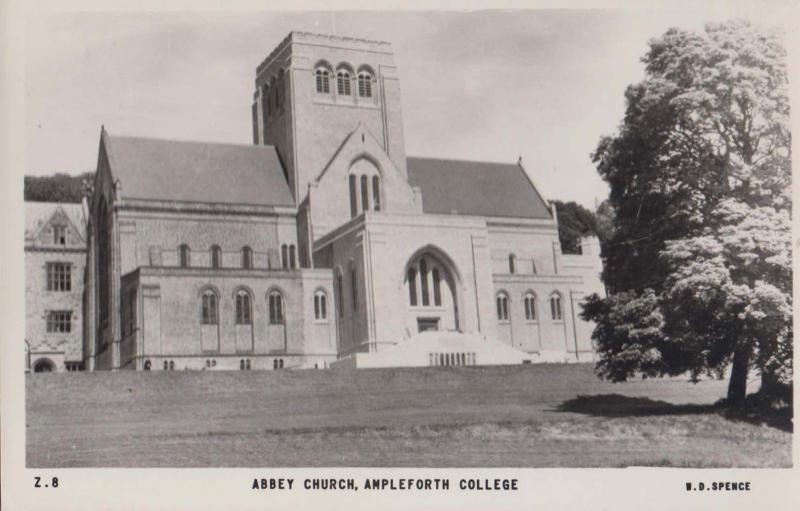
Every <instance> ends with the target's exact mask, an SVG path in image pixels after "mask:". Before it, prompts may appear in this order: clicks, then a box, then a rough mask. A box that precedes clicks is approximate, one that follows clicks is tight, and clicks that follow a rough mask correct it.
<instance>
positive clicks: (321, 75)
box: [314, 67, 374, 98]
mask: <svg viewBox="0 0 800 511" xmlns="http://www.w3.org/2000/svg"><path fill="white" fill-rule="evenodd" d="M331 76H333V73H332V72H331V70H330V69H329V68H326V67H317V69H316V71H315V72H314V77H315V83H316V88H317V93H318V94H330V93H331ZM356 80H357V82H358V85H357V92H358V97H360V98H371V97H372V88H373V87H372V83H373V81H374V78H373V76H372V73H370V72H369V71H367V70H362V71H359V73H358V75H357V78H356ZM352 81H353V75H352V73H351V72H350V71H349V70H348V69H343V68H340V69H338V70H337V71H336V94H337V95H338V96H351V95H352V85H351V84H352Z"/></svg>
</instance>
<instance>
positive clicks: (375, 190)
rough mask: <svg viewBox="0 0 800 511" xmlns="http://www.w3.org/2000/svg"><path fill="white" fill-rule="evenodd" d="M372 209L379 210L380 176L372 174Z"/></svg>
mask: <svg viewBox="0 0 800 511" xmlns="http://www.w3.org/2000/svg"><path fill="white" fill-rule="evenodd" d="M372 209H374V210H375V211H380V210H381V178H379V177H378V176H372Z"/></svg>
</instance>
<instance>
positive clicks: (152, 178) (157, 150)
mask: <svg viewBox="0 0 800 511" xmlns="http://www.w3.org/2000/svg"><path fill="white" fill-rule="evenodd" d="M104 140H105V146H106V151H107V153H108V157H109V164H110V167H111V175H112V176H113V178H114V180H118V181H119V182H120V186H121V190H120V195H121V196H122V197H123V198H125V199H145V200H159V201H181V202H184V201H185V202H207V203H216V204H245V205H259V206H294V205H295V203H294V197H293V196H292V193H291V191H290V190H289V185H288V184H287V182H286V178H285V176H284V174H283V167H282V166H281V162H280V159H279V158H278V153H277V152H276V150H275V148H274V147H273V146H256V145H237V144H217V143H207V142H185V141H176V140H157V139H151V138H138V137H121V136H112V135H109V134H108V132H105V136H104Z"/></svg>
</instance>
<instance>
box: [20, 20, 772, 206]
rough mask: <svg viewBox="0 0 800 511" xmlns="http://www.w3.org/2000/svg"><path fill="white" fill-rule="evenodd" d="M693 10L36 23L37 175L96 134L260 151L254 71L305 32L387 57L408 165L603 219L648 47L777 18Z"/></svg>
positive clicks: (33, 131) (75, 166)
mask: <svg viewBox="0 0 800 511" xmlns="http://www.w3.org/2000/svg"><path fill="white" fill-rule="evenodd" d="M685 7H686V5H684V6H683V8H675V9H671V10H658V11H654V10H646V9H639V10H628V11H622V10H538V11H534V10H526V11H473V12H469V11H460V12H456V11H451V12H441V11H437V12H431V11H428V12H336V13H331V12H294V13H289V12H278V13H275V12H204V13H130V12H128V13H80V14H75V13H61V14H48V15H39V16H35V17H31V18H29V19H28V23H27V38H26V42H27V49H26V64H25V68H26V77H25V78H26V118H27V119H26V122H27V126H26V139H27V160H28V161H27V167H28V168H27V172H26V173H27V174H33V175H43V174H52V173H55V172H66V173H71V174H76V173H80V172H85V171H90V170H92V171H93V170H94V169H95V168H96V165H97V151H98V141H99V135H100V126H101V125H104V126H105V128H106V129H107V130H108V131H109V132H110V133H112V134H115V135H130V136H145V137H155V138H170V139H180V140H202V141H211V142H233V143H244V144H248V143H251V142H252V140H251V137H252V134H251V119H250V105H251V102H252V95H253V90H254V79H255V68H256V66H257V65H258V64H259V63H260V62H261V61H262V60H263V59H264V57H266V56H267V55H268V54H269V52H270V51H271V50H272V49H273V48H274V47H275V46H276V45H277V44H278V43H280V42H281V41H282V40H283V38H284V37H285V36H286V35H287V34H288V33H289V31H291V30H300V31H311V32H318V33H326V34H335V35H340V36H352V37H361V38H368V39H379V40H384V41H388V42H391V43H392V47H393V50H394V53H395V63H396V65H397V66H398V72H399V76H400V89H401V96H402V105H403V124H404V135H405V143H406V153H407V155H409V156H430V157H440V158H456V159H465V160H480V161H499V162H515V161H517V159H518V158H519V157H522V163H523V166H524V167H525V168H526V169H527V171H528V173H529V174H530V175H531V177H532V178H533V179H534V181H535V183H536V184H537V186H538V187H539V188H540V191H541V192H542V193H543V195H544V196H545V198H547V199H548V200H552V199H558V200H564V201H576V202H579V203H581V204H583V205H584V206H586V207H589V208H594V206H595V205H596V204H597V203H599V202H600V201H602V200H603V199H604V198H606V197H607V195H608V188H607V186H606V185H605V183H604V182H603V181H602V180H601V179H600V177H599V176H598V174H597V171H596V169H595V166H594V165H593V163H592V161H591V153H592V152H593V151H594V149H595V148H596V146H597V143H598V141H599V139H600V137H601V136H604V135H610V134H613V133H614V131H615V130H616V128H617V126H618V125H619V123H620V121H621V119H622V116H623V113H624V107H625V104H624V97H623V93H624V90H625V87H626V86H627V85H629V84H631V83H635V82H637V81H639V80H641V79H642V78H643V66H642V64H641V62H640V59H641V57H642V56H643V55H644V53H645V52H646V50H647V42H648V40H649V39H650V38H652V37H656V36H658V35H660V34H662V33H663V32H664V31H665V30H666V29H668V28H669V27H672V26H678V27H681V28H685V29H693V30H699V29H701V28H702V26H703V24H704V23H705V22H709V21H720V20H723V19H727V18H730V17H734V16H742V15H743V14H744V15H746V16H747V17H750V18H753V17H756V18H759V16H761V17H764V16H767V17H768V15H767V14H766V13H765V12H766V11H767V10H762V12H761V13H759V12H758V11H756V12H753V11H752V9H750V10H748V11H736V12H733V11H732V10H731V9H730V8H727V7H726V8H725V9H721V8H719V6H718V4H713V6H712V4H709V7H708V8H707V9H706V10H704V11H703V12H697V11H692V10H688V9H686V8H685ZM755 21H757V22H761V23H765V24H770V23H771V22H774V20H770V19H756V20H755ZM344 135H345V134H344V133H343V134H342V136H343V137H344Z"/></svg>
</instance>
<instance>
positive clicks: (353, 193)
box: [348, 174, 358, 218]
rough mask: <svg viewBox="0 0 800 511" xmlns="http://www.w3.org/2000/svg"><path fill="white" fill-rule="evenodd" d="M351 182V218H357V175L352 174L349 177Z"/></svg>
mask: <svg viewBox="0 0 800 511" xmlns="http://www.w3.org/2000/svg"><path fill="white" fill-rule="evenodd" d="M348 181H349V182H350V218H355V217H356V215H358V195H356V186H357V185H356V176H354V175H353V174H350V177H349V178H348Z"/></svg>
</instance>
